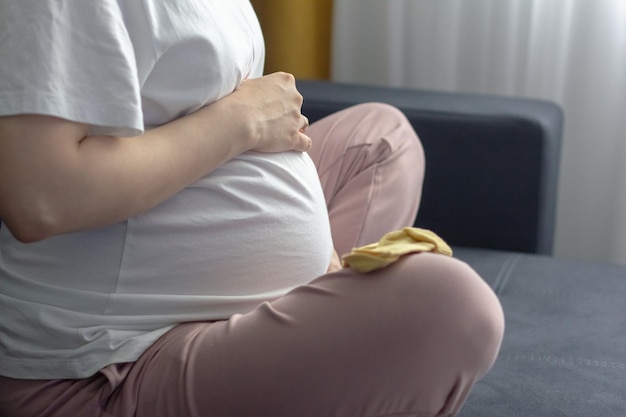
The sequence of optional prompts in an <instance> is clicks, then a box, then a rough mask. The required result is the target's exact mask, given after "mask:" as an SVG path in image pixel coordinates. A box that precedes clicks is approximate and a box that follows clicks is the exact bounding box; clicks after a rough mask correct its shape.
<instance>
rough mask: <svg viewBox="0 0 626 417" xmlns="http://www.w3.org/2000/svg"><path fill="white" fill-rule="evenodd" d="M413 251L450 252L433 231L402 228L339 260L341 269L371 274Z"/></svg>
mask: <svg viewBox="0 0 626 417" xmlns="http://www.w3.org/2000/svg"><path fill="white" fill-rule="evenodd" d="M414 252H436V253H441V254H443V255H448V256H451V255H452V249H451V248H450V246H448V244H447V243H446V242H445V241H444V240H443V239H441V238H440V237H439V236H437V235H436V234H435V233H434V232H432V231H430V230H427V229H420V228H418V227H405V228H403V229H401V230H396V231H393V232H389V233H387V234H386V235H385V236H383V237H382V239H380V241H378V242H377V243H371V244H369V245H365V246H361V247H360V248H354V249H352V252H350V253H349V254H346V255H344V256H342V257H341V263H342V265H343V266H344V267H350V268H352V269H354V270H355V271H358V272H364V273H365V272H370V271H374V270H376V269H381V268H384V267H386V266H387V265H390V264H392V263H394V262H396V261H397V260H398V259H400V257H401V256H402V255H406V254H409V253H414Z"/></svg>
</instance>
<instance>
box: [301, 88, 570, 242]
mask: <svg viewBox="0 0 626 417" xmlns="http://www.w3.org/2000/svg"><path fill="white" fill-rule="evenodd" d="M298 88H299V90H300V92H301V93H302V95H303V96H304V104H303V114H305V115H306V116H307V117H308V118H309V119H310V120H311V121H315V120H318V119H320V118H322V117H324V116H326V115H328V114H331V113H333V112H335V111H338V110H341V109H343V108H346V107H348V106H351V105H354V104H358V103H363V102H372V101H375V102H384V103H388V104H391V105H394V106H396V107H397V108H399V109H400V110H402V111H403V112H404V114H405V115H406V116H407V118H408V119H409V121H410V122H411V124H412V125H413V127H414V129H415V130H416V132H417V134H418V135H419V137H420V139H421V141H422V144H423V146H424V151H425V153H426V176H425V179H424V189H423V195H422V203H421V206H420V210H419V213H418V216H417V219H416V221H415V224H416V225H418V226H420V227H425V228H429V229H432V230H434V231H436V232H437V233H438V234H440V235H441V236H442V237H443V238H444V239H446V240H447V241H448V242H449V243H450V244H451V245H453V246H454V245H459V246H472V247H480V248H488V249H500V250H511V251H518V252H527V253H541V254H552V246H553V237H554V229H555V213H556V199H557V197H556V191H557V179H558V172H559V159H560V148H561V135H562V123H563V114H562V111H561V109H560V108H559V107H558V106H557V105H556V104H554V103H551V102H547V101H541V100H531V99H524V98H507V97H499V96H488V95H475V94H458V93H443V92H434V91H420V90H411V89H398V88H390V87H372V86H365V85H356V84H344V83H334V82H328V81H312V80H300V81H298ZM407 175H411V173H410V172H407Z"/></svg>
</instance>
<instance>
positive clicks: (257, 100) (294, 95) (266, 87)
mask: <svg viewBox="0 0 626 417" xmlns="http://www.w3.org/2000/svg"><path fill="white" fill-rule="evenodd" d="M227 100H230V101H232V102H235V103H237V104H236V105H235V106H234V107H233V110H236V111H237V114H235V117H239V118H240V120H241V121H242V122H243V123H245V126H246V127H247V129H248V134H249V135H250V137H251V139H252V144H251V150H255V151H258V152H283V151H291V150H296V151H307V150H308V149H309V148H310V147H311V139H310V138H309V137H308V136H307V135H305V134H304V131H305V130H306V128H307V127H308V125H309V122H308V120H307V118H306V117H305V116H303V115H302V114H301V108H302V95H300V93H299V92H298V90H297V89H296V83H295V78H294V77H293V75H291V74H287V73H284V72H277V73H274V74H270V75H266V76H264V77H260V78H254V79H251V80H246V81H244V82H243V83H242V84H241V86H240V87H239V88H237V90H235V92H234V93H232V94H231V95H230V96H228V98H227Z"/></svg>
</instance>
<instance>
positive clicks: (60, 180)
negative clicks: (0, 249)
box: [0, 73, 310, 242]
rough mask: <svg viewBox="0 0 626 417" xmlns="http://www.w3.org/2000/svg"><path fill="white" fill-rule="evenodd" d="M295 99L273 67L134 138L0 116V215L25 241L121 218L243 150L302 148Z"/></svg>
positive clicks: (289, 81)
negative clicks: (266, 73) (99, 134)
mask: <svg viewBox="0 0 626 417" xmlns="http://www.w3.org/2000/svg"><path fill="white" fill-rule="evenodd" d="M301 104H302V97H301V96H300V94H299V93H298V92H297V90H296V88H295V82H294V79H293V77H292V76H291V75H289V74H284V73H277V74H272V75H269V76H266V77H261V78H258V79H254V80H250V81H246V82H244V83H243V84H242V86H241V87H240V88H239V89H237V90H236V91H235V92H234V93H233V94H231V95H229V96H227V97H225V98H223V99H222V100H219V101H218V102H216V103H214V104H212V105H209V106H207V107H204V108H202V109H200V110H198V111H197V112H195V113H193V114H190V115H188V116H185V117H183V118H181V119H178V120H175V121H173V122H171V123H168V124H166V125H163V126H160V127H158V128H156V129H153V130H150V131H147V132H145V133H144V134H142V135H140V136H137V137H130V138H120V137H111V136H86V135H87V130H88V127H87V126H86V125H83V124H80V123H75V122H71V121H67V120H63V119H58V118H54V117H48V116H41V115H20V116H8V117H0V218H1V219H2V221H3V223H4V224H5V225H6V227H8V228H9V230H11V232H12V233H13V234H14V235H15V237H16V238H18V239H20V240H21V241H24V242H33V241H38V240H42V239H45V238H48V237H51V236H55V235H58V234H62V233H68V232H73V231H79V230H84V229H90V228H95V227H100V226H105V225H108V224H112V223H116V222H119V221H122V220H125V219H127V218H129V217H132V216H135V215H137V214H140V213H142V212H145V211H146V210H149V209H150V208H152V207H154V206H156V205H158V204H160V203H161V202H163V201H165V200H166V199H168V198H169V197H171V196H173V195H174V194H176V193H177V192H179V191H180V190H181V189H182V188H184V187H185V186H187V185H189V184H190V183H193V182H194V181H196V180H198V179H199V178H201V177H202V176H204V175H206V174H207V173H209V172H210V171H212V170H213V169H215V168H216V167H218V166H220V165H221V164H223V163H224V162H226V161H228V160H229V159H231V158H233V157H234V156H236V155H238V154H240V153H242V152H245V151H247V150H258V151H262V152H281V151H286V150H299V151H305V150H307V149H308V148H309V147H310V139H309V138H308V137H307V136H306V135H304V134H303V133H301V132H300V129H301V128H302V125H303V120H304V118H303V116H302V115H301V114H300V107H301Z"/></svg>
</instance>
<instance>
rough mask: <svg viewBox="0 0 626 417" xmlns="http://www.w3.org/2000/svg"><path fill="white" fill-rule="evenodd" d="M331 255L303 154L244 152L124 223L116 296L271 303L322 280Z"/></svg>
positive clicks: (318, 194)
mask: <svg viewBox="0 0 626 417" xmlns="http://www.w3.org/2000/svg"><path fill="white" fill-rule="evenodd" d="M331 252H332V241H331V235H330V226H329V223H328V214H327V211H326V205H325V202H324V196H323V193H322V190H321V186H320V183H319V179H318V176H317V173H316V170H315V167H314V165H313V162H312V161H311V159H310V158H309V157H308V155H307V154H302V153H296V152H288V153H281V154H260V153H246V154H243V155H241V156H240V157H238V158H236V159H234V160H232V161H230V162H229V163H227V164H225V165H224V166H222V167H220V168H219V169H217V170H216V171H214V172H213V173H211V174H210V175H209V176H207V177H205V178H203V179H202V180H200V181H198V182H197V183H196V184H194V185H193V186H191V187H188V188H187V189H185V190H183V191H182V192H181V193H180V194H178V195H177V196H175V197H174V198H172V199H170V200H169V201H167V202H166V203H164V204H162V205H161V206H159V207H157V208H155V209H153V210H152V211H150V212H149V213H146V214H145V215H142V216H139V217H137V218H134V219H131V220H130V221H129V223H128V229H127V233H126V242H125V248H124V255H123V259H122V266H121V269H120V274H119V281H118V287H117V288H118V291H119V292H122V293H135V294H136V293H150V294H155V293H156V294H190V295H191V294H193V295H217V296H227V297H229V296H243V297H246V296H251V297H257V298H258V297H259V295H262V294H267V296H268V298H271V297H272V296H274V295H280V294H282V293H284V292H286V291H288V290H289V289H291V288H293V287H295V286H297V285H301V284H304V283H306V282H308V281H310V280H311V279H313V278H315V277H317V276H319V275H321V274H323V273H324V272H325V271H326V268H327V266H328V263H329V261H330V255H331Z"/></svg>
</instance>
